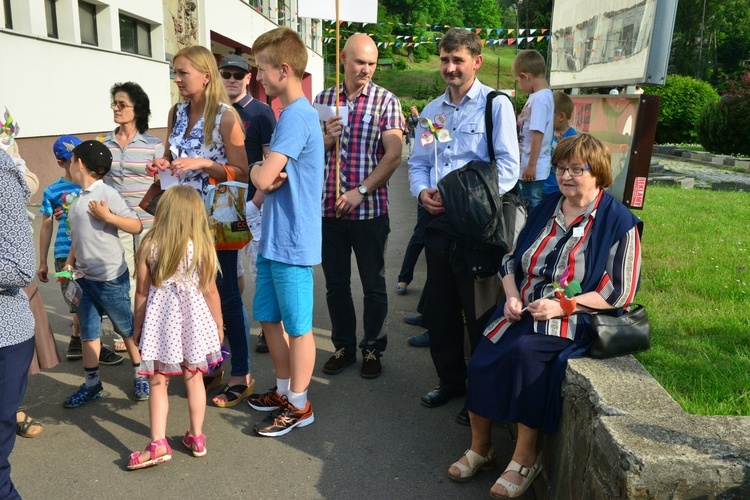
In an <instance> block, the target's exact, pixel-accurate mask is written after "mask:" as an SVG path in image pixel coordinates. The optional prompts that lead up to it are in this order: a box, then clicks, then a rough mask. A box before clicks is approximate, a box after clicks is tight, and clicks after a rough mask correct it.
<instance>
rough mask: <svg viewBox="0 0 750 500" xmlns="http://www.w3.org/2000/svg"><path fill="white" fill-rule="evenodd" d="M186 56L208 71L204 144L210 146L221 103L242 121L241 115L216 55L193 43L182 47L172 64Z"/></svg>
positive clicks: (201, 69) (204, 115) (198, 68)
mask: <svg viewBox="0 0 750 500" xmlns="http://www.w3.org/2000/svg"><path fill="white" fill-rule="evenodd" d="M179 57H184V58H185V59H187V60H188V61H189V62H190V64H191V65H192V66H193V67H194V68H195V69H197V70H198V71H200V72H202V73H208V76H209V79H208V83H207V84H206V87H205V89H204V90H203V93H204V95H205V97H206V105H205V107H204V108H203V144H205V145H206V146H210V145H211V144H213V142H214V137H213V133H214V128H215V127H216V115H218V114H219V109H220V106H219V104H222V103H223V104H226V105H227V106H228V107H229V110H230V111H231V112H232V113H234V114H235V118H236V119H237V121H238V122H239V123H242V122H241V120H240V118H239V115H238V114H237V112H236V111H235V110H234V108H233V107H232V103H231V101H230V100H229V96H228V95H227V91H226V89H225V88H224V84H223V83H221V78H220V77H219V68H218V66H216V59H215V58H214V55H213V54H212V53H211V51H210V50H208V49H207V48H206V47H203V46H201V45H191V46H189V47H185V48H183V49H180V50H179V51H178V52H177V53H176V54H175V55H174V57H173V58H172V64H174V63H175V61H176V60H177V58H179Z"/></svg>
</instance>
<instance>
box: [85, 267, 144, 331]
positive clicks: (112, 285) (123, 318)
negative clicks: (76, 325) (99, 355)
mask: <svg viewBox="0 0 750 500" xmlns="http://www.w3.org/2000/svg"><path fill="white" fill-rule="evenodd" d="M76 283H78V284H79V285H80V286H81V291H82V292H83V294H82V295H81V301H80V302H79V303H78V321H79V322H80V323H81V339H82V340H96V339H98V338H100V337H101V336H102V316H103V315H104V314H106V315H107V316H109V319H110V320H111V321H112V326H113V327H114V329H115V331H116V332H117V333H119V334H120V335H122V336H123V337H130V336H132V335H133V310H132V309H131V308H130V276H129V274H128V271H127V270H125V272H124V273H122V274H121V275H120V276H119V277H117V278H115V279H113V280H110V281H93V280H90V279H86V278H83V279H79V280H77V281H76Z"/></svg>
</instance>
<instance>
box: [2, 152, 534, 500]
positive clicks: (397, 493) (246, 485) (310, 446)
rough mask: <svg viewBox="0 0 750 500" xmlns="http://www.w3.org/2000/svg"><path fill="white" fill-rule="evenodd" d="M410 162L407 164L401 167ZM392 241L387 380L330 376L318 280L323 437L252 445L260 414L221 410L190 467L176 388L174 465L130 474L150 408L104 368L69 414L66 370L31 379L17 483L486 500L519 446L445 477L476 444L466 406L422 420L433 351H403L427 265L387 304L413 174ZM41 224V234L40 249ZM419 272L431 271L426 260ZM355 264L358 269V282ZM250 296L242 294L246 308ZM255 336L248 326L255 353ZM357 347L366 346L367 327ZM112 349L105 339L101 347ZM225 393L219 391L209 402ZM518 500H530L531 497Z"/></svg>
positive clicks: (354, 372)
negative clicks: (406, 319)
mask: <svg viewBox="0 0 750 500" xmlns="http://www.w3.org/2000/svg"><path fill="white" fill-rule="evenodd" d="M406 156H408V153H406V154H405V156H404V158H406ZM390 186H391V205H390V210H391V234H390V239H389V244H388V252H387V258H386V268H387V271H386V279H387V283H388V291H389V315H388V319H387V322H386V328H387V329H388V338H389V341H390V342H389V346H388V349H387V351H386V352H385V355H384V357H383V360H382V361H383V375H382V376H381V377H380V378H377V379H375V380H365V379H363V378H361V377H360V376H359V366H360V363H359V362H361V358H360V357H359V356H358V363H357V364H356V365H354V366H352V367H349V368H347V369H346V370H345V371H344V372H343V373H341V374H339V375H335V376H328V375H324V374H323V373H322V370H321V368H322V366H323V364H324V363H325V361H326V360H327V359H328V357H329V356H330V355H331V354H332V351H333V346H332V344H331V342H330V328H331V324H330V319H329V317H328V311H327V308H326V302H325V283H324V280H323V273H322V270H321V269H320V267H319V266H318V267H316V269H315V287H316V288H315V316H314V325H315V326H314V335H315V341H316V344H317V348H318V352H317V360H316V366H315V371H314V373H313V382H312V385H311V387H310V400H311V402H312V404H313V405H314V411H315V423H314V424H313V425H311V426H308V427H305V428H302V429H296V430H294V431H292V432H291V433H290V434H288V435H286V436H283V437H280V438H263V437H259V436H256V435H254V434H253V432H252V426H253V424H254V423H255V422H256V421H258V420H260V419H262V418H263V416H264V414H262V413H260V412H256V411H254V410H252V409H250V408H249V407H248V405H247V404H245V403H241V404H239V405H237V406H236V407H234V408H228V409H220V408H216V407H214V406H212V405H210V404H209V406H208V407H207V411H206V423H205V429H204V432H205V434H206V436H207V449H208V455H207V456H206V457H204V458H200V459H197V458H193V457H192V455H190V453H189V451H188V450H187V449H185V448H184V447H183V446H182V444H180V440H181V437H182V435H183V434H184V432H185V429H186V428H187V426H188V415H187V400H186V398H185V390H184V385H183V383H182V381H181V380H180V378H178V377H176V378H174V380H173V383H172V385H171V387H170V393H171V396H170V410H171V411H170V418H169V423H168V429H167V436H168V439H169V441H170V443H171V445H172V446H173V449H174V452H173V458H172V461H171V462H170V463H168V464H164V465H160V466H158V467H154V468H151V469H147V470H143V471H133V472H130V471H127V470H126V469H125V465H126V463H127V458H128V455H129V454H130V452H131V451H133V450H141V449H143V447H144V446H145V445H146V444H147V442H148V441H149V427H148V403H138V402H135V401H133V400H132V368H131V366H130V363H129V362H128V360H127V359H126V360H125V361H124V362H123V363H122V364H121V365H119V366H113V367H110V366H104V367H102V368H101V376H102V379H103V383H104V389H105V396H104V397H103V398H101V399H99V400H96V401H93V402H90V403H87V404H86V405H84V406H83V407H81V408H77V409H72V410H70V409H65V408H63V406H62V401H63V399H64V398H65V397H66V396H68V395H69V394H70V393H72V392H73V391H74V390H75V388H76V387H77V386H78V385H79V384H80V383H81V380H82V372H83V367H82V364H81V361H80V360H79V361H67V360H65V359H63V361H62V362H61V363H60V365H59V366H57V367H56V368H54V369H52V370H48V371H45V372H42V373H41V374H39V375H35V376H33V377H30V378H29V387H28V390H27V394H26V399H25V401H24V403H23V404H24V405H26V406H28V410H27V413H29V414H30V415H32V416H33V417H34V418H37V419H40V420H41V421H42V422H43V423H44V432H43V433H42V434H41V435H40V436H39V437H37V438H34V439H24V438H21V437H19V438H18V439H17V441H16V445H15V449H14V451H13V454H12V455H11V465H12V467H13V472H12V477H13V480H14V482H15V484H16V487H17V488H18V490H19V492H20V493H21V495H22V496H23V497H24V498H25V499H30V500H36V499H48V498H91V499H99V498H106V499H108V500H112V499H120V498H128V499H132V498H137V497H140V498H150V497H155V498H159V499H165V500H166V499H180V498H196V497H204V498H212V499H214V498H215V499H221V498H261V499H262V498H282V497H283V498H291V497H297V498H368V499H381V498H382V499H393V498H485V497H487V495H488V492H489V489H490V487H491V486H492V484H493V483H494V481H495V480H496V479H497V477H498V476H499V475H500V473H501V472H502V470H503V468H504V466H505V464H507V462H508V461H509V460H510V455H511V452H512V446H513V443H512V441H511V438H510V434H509V432H508V430H507V428H506V427H505V426H504V425H500V424H498V425H496V427H495V435H494V438H493V442H494V445H495V449H496V451H497V455H498V466H497V467H496V468H495V469H494V470H493V471H491V472H483V473H480V474H479V475H478V476H477V477H476V478H475V479H474V480H473V481H471V482H469V483H465V484H458V483H454V482H453V481H451V480H450V479H448V477H447V475H446V470H447V468H448V466H449V465H450V464H451V463H452V462H453V461H455V460H457V459H458V458H459V457H460V456H461V454H462V453H463V452H464V450H466V449H467V448H468V446H469V444H470V430H469V428H468V427H464V426H461V425H459V424H457V423H456V422H455V420H454V419H455V416H456V414H457V413H458V411H459V410H460V408H461V406H462V401H460V400H456V401H451V402H450V403H449V404H448V405H446V406H443V407H440V408H435V409H427V408H424V407H422V406H421V405H420V404H419V398H420V397H421V396H422V395H423V394H425V393H426V392H427V391H429V390H430V389H432V388H433V387H434V386H435V385H436V384H437V376H436V375H435V370H434V368H433V366H432V361H431V359H430V353H429V350H428V349H419V348H414V347H409V346H408V345H407V344H406V338H407V337H409V336H411V335H414V334H417V333H419V332H420V331H421V330H420V329H418V328H416V327H411V326H408V325H405V324H404V323H402V321H401V317H402V316H403V315H404V314H406V313H412V312H413V311H414V310H415V308H416V304H417V301H418V300H419V294H420V292H421V287H422V285H423V284H424V280H425V265H424V260H421V261H420V263H419V264H418V266H417V269H416V273H415V279H414V282H413V283H412V286H410V288H409V294H408V295H407V296H403V297H402V296H399V295H396V294H395V292H393V288H394V286H395V285H396V278H397V274H398V270H399V268H400V266H401V258H402V256H403V252H404V248H405V246H406V244H407V242H408V240H409V237H410V236H411V231H412V228H413V226H414V222H415V218H416V202H415V200H414V198H413V197H411V195H409V188H408V176H407V166H406V164H405V163H404V164H402V165H401V167H400V168H399V169H398V170H397V171H396V173H395V174H394V176H393V178H392V179H391V184H390ZM39 224H40V220H39V218H38V220H37V221H36V223H35V226H36V228H35V229H36V235H37V239H38V234H39V233H38V230H39V229H38V227H39ZM422 259H423V258H422ZM354 266H355V264H354V263H353V264H352V267H353V269H354V268H355V267H354ZM39 288H40V290H41V293H42V296H43V298H44V301H45V304H46V306H47V311H48V314H49V317H50V321H51V323H52V329H53V331H54V332H55V338H56V340H57V344H58V348H59V350H60V353H61V355H63V358H64V353H65V349H66V348H67V343H68V336H69V333H70V321H69V318H68V314H67V307H66V306H65V304H64V302H63V299H62V296H61V293H60V289H59V285H58V284H57V283H54V282H51V283H47V284H40V287H39ZM352 289H353V293H354V300H355V304H356V306H357V310H358V318H359V319H360V324H361V318H362V316H361V304H362V292H361V284H360V282H359V278H358V276H357V273H356V272H354V273H353V276H352ZM252 296H253V286H252V284H248V286H247V287H246V290H245V295H244V299H245V305H246V307H247V308H248V309H250V306H251V299H252ZM259 329H260V327H259V325H258V324H257V323H252V341H251V347H252V348H254V346H255V342H256V338H257V334H258V332H259ZM358 335H359V336H360V337H361V335H362V333H361V327H360V332H359V333H358ZM104 342H105V344H107V343H109V344H110V345H111V338H110V339H107V338H105V339H104ZM252 369H253V375H254V377H256V380H257V383H256V386H255V389H256V391H265V390H266V389H268V388H269V387H271V386H273V385H274V384H275V379H274V375H273V372H272V365H271V359H270V357H269V355H268V354H257V353H255V352H254V351H252ZM216 391H217V390H214V391H212V393H211V396H213V394H215V392H216ZM524 498H534V497H533V493H531V492H529V493H527V495H526V497H524Z"/></svg>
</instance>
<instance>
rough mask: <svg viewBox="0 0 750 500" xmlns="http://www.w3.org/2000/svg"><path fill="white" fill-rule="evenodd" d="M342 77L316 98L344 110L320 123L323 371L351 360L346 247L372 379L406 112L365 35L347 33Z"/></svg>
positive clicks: (382, 339) (353, 337) (376, 371)
mask: <svg viewBox="0 0 750 500" xmlns="http://www.w3.org/2000/svg"><path fill="white" fill-rule="evenodd" d="M340 58H341V63H342V65H343V66H344V82H343V84H341V85H340V86H339V88H335V87H332V88H330V89H327V90H324V91H323V92H321V93H320V94H318V96H317V97H316V98H315V102H317V103H320V104H324V105H327V106H335V105H336V101H337V100H338V104H339V108H341V109H347V112H348V121H347V124H346V125H344V124H343V123H342V120H341V117H340V116H335V117H333V118H330V119H329V120H328V121H327V122H326V123H325V126H324V133H325V136H324V139H325V147H326V169H325V188H324V196H323V273H324V274H325V279H326V299H327V302H328V312H329V314H330V316H331V324H332V328H331V340H332V341H333V345H334V347H335V353H334V354H333V356H331V358H330V359H329V360H328V361H327V362H326V364H325V366H324V367H323V372H324V373H327V374H329V375H335V374H337V373H341V372H342V371H343V370H344V369H345V368H346V367H347V366H349V365H351V364H353V363H354V362H356V360H357V354H356V353H357V317H356V314H355V312H354V302H353V300H352V292H351V286H350V281H351V273H352V270H351V253H352V250H354V255H355V257H356V259H357V267H358V269H359V277H360V279H361V281H362V289H363V292H364V314H363V328H364V338H363V339H362V341H361V342H360V343H359V348H360V349H361V350H362V367H361V369H360V375H361V376H362V377H363V378H368V379H370V378H377V377H378V376H380V373H381V364H380V357H381V356H382V355H383V351H385V347H386V343H387V337H386V332H385V329H384V323H385V318H386V315H387V314H388V296H387V293H386V285H385V248H386V242H387V240H388V233H389V232H390V224H389V219H388V179H389V178H390V177H391V175H392V174H393V172H394V171H395V170H396V168H397V167H398V166H399V164H400V163H401V137H402V134H403V129H404V117H403V114H402V113H401V103H400V102H399V100H398V98H397V97H396V96H395V95H393V94H392V93H391V92H388V91H387V90H385V89H384V88H383V87H380V86H378V85H375V84H374V83H372V75H373V73H374V72H375V67H376V66H377V62H378V49H377V47H375V43H374V42H373V41H372V39H371V38H370V37H368V36H367V35H364V34H357V35H353V36H351V37H350V38H349V39H348V40H347V42H346V45H345V46H344V50H342V51H341V54H340ZM337 139H338V140H340V147H341V162H340V174H339V181H340V186H339V192H338V193H337V192H336V146H335V145H336V142H337Z"/></svg>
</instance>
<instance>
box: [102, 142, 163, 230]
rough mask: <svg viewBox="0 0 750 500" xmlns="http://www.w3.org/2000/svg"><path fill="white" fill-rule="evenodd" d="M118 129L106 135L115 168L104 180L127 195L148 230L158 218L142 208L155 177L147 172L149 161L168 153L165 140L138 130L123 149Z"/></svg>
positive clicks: (126, 197)
mask: <svg viewBox="0 0 750 500" xmlns="http://www.w3.org/2000/svg"><path fill="white" fill-rule="evenodd" d="M115 132H117V129H115V131H114V132H110V133H109V134H107V135H105V136H104V138H103V140H102V143H103V144H104V145H105V146H107V147H108V148H109V151H110V152H111V153H112V169H111V170H110V171H109V173H108V174H107V176H106V177H105V178H104V182H105V183H106V184H107V185H108V186H111V187H113V188H114V189H116V190H117V191H118V192H119V193H120V194H121V195H122V197H123V198H125V202H126V203H127V204H128V206H129V207H130V208H132V209H133V210H135V213H136V214H138V217H139V218H140V219H141V222H142V223H143V229H144V230H145V229H148V228H150V227H151V223H152V222H153V221H154V217H153V215H149V214H148V213H146V212H144V211H143V210H141V209H140V207H138V203H140V201H141V199H142V198H143V195H144V194H146V191H147V190H148V188H149V186H151V184H152V183H153V182H154V179H153V177H151V176H150V175H148V174H147V173H146V164H147V163H148V162H151V161H154V160H155V159H156V158H161V157H162V156H163V155H164V142H162V140H161V139H159V138H158V137H155V136H153V135H150V134H141V133H140V132H136V134H135V136H134V137H133V139H132V140H131V141H130V142H129V143H128V144H127V145H126V146H125V147H124V148H121V147H120V144H118V142H117V139H115Z"/></svg>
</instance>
